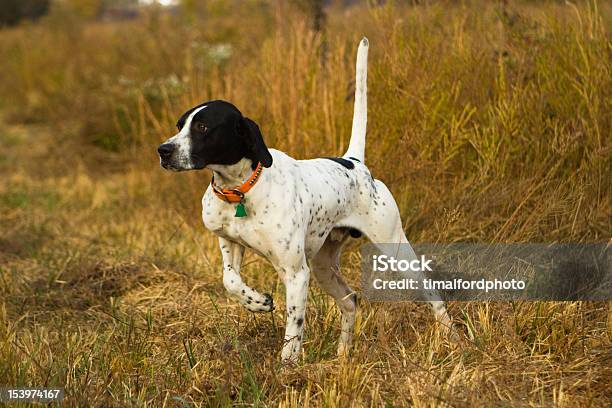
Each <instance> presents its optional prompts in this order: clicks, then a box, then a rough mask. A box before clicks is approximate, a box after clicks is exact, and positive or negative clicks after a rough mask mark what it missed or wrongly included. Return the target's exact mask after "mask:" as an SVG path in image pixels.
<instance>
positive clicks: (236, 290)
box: [219, 238, 274, 312]
mask: <svg viewBox="0 0 612 408" xmlns="http://www.w3.org/2000/svg"><path fill="white" fill-rule="evenodd" d="M219 246H220V247H221V256H222V258H223V286H225V289H227V291H228V292H229V293H230V294H231V295H232V296H233V297H235V298H236V299H238V301H239V302H240V304H241V305H242V306H244V307H245V308H247V309H248V310H250V311H251V312H271V311H272V310H274V302H273V301H272V296H270V295H269V294H267V293H264V294H263V295H262V294H261V293H259V292H257V291H256V290H255V289H252V288H251V287H249V286H248V285H247V284H245V283H244V282H243V281H242V277H241V276H240V265H241V264H242V256H243V255H244V247H243V246H242V245H240V244H237V243H235V242H233V241H230V240H228V239H225V238H219Z"/></svg>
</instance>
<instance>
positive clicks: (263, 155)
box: [240, 117, 272, 167]
mask: <svg viewBox="0 0 612 408" xmlns="http://www.w3.org/2000/svg"><path fill="white" fill-rule="evenodd" d="M241 122H242V123H241V126H240V128H241V129H240V130H241V133H242V135H243V136H244V139H245V141H246V143H247V146H248V147H249V148H250V149H251V151H252V152H253V153H254V154H255V158H256V159H257V160H258V161H259V162H260V163H261V165H262V166H264V167H270V166H271V165H272V155H271V154H270V151H269V150H268V147H267V146H266V144H265V143H264V141H263V136H262V135H261V131H260V130H259V126H257V123H255V122H253V121H252V120H251V119H249V118H247V117H243V118H242V120H241Z"/></svg>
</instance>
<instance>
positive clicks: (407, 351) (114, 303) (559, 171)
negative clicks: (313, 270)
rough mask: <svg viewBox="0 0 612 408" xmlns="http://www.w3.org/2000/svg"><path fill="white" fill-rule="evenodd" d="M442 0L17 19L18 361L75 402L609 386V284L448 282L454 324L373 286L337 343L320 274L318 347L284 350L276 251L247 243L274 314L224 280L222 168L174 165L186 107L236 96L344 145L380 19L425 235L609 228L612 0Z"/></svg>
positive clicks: (545, 403)
mask: <svg viewBox="0 0 612 408" xmlns="http://www.w3.org/2000/svg"><path fill="white" fill-rule="evenodd" d="M425 3H427V5H418V6H410V7H408V6H405V7H404V6H400V5H395V6H392V5H386V6H384V7H376V8H368V7H365V6H364V7H353V8H350V9H343V10H336V9H331V10H329V13H328V16H327V21H326V25H325V31H324V32H322V33H314V32H312V31H311V30H310V28H309V27H310V25H309V22H308V18H307V17H306V16H305V15H304V14H303V12H302V11H300V10H299V9H298V8H293V7H290V6H289V5H287V4H286V3H285V2H261V1H246V2H243V3H241V4H240V6H237V5H236V3H235V2H221V1H209V2H207V6H206V7H205V8H204V9H203V10H190V11H185V12H183V14H179V15H174V16H173V15H167V14H164V13H160V12H159V11H156V10H150V11H149V12H147V13H145V15H144V16H143V17H142V18H141V19H139V20H136V21H130V22H122V23H99V22H87V21H83V20H82V19H80V18H78V17H76V16H75V15H73V14H71V13H70V12H68V11H65V10H64V11H63V10H60V9H56V10H54V11H53V13H52V15H50V16H49V17H47V18H45V19H44V20H43V21H42V22H40V23H39V24H36V25H26V26H24V27H19V28H15V29H10V30H8V29H5V30H2V31H0V60H1V61H2V63H1V64H0V78H1V79H0V112H1V113H2V122H1V123H2V124H1V126H0V174H1V176H0V214H1V218H0V231H1V233H0V385H2V384H6V385H11V386H25V385H28V386H44V385H46V386H62V387H65V390H66V395H67V398H66V400H65V401H64V405H65V406H100V407H113V406H184V407H188V406H189V407H196V406H229V405H239V406H243V405H247V406H251V405H255V406H283V407H301V406H308V405H313V406H329V407H336V406H337V407H346V406H385V405H386V406H416V407H431V406H449V407H472V406H483V407H492V406H494V407H498V406H499V407H505V406H519V407H522V406H525V407H527V406H529V407H553V406H554V407H572V406H581V407H603V406H609V405H611V404H612V391H611V390H612V310H611V308H610V303H592V302H564V303H561V302H558V303H555V302H532V303H528V302H513V303H502V302H497V303H475V302H473V303H470V302H468V303H452V304H450V305H449V311H450V313H451V315H452V316H453V318H454V320H455V321H456V323H457V325H458V327H459V329H460V331H461V333H462V340H461V342H460V344H458V345H455V344H449V343H448V342H447V341H446V340H445V339H444V338H443V337H442V336H441V334H440V333H439V332H438V330H437V327H436V325H435V323H434V321H433V318H432V317H431V313H430V312H429V310H428V309H427V307H426V306H424V305H422V304H417V303H385V304H382V303H368V302H367V301H366V300H365V299H360V309H359V312H358V318H357V323H356V339H355V346H354V350H353V353H352V354H351V356H350V357H349V358H348V359H346V360H339V359H338V358H337V357H336V356H335V349H336V339H337V337H338V334H339V325H340V322H339V313H338V310H337V309H336V307H335V305H334V303H333V300H332V299H331V298H329V297H327V296H326V295H324V294H323V293H322V292H321V291H320V290H319V289H318V287H317V286H316V284H314V283H313V285H312V288H313V289H312V291H311V295H310V297H309V304H308V310H307V319H306V334H305V336H306V340H305V345H304V359H303V363H302V364H301V365H300V366H298V367H294V368H284V369H282V368H281V367H280V364H279V360H280V358H279V352H280V348H281V344H282V337H283V326H284V313H283V308H284V304H283V297H284V296H283V293H284V288H283V286H282V284H281V283H280V282H279V280H278V279H277V277H276V273H275V272H274V271H273V269H272V267H271V266H270V265H269V264H268V263H267V262H266V261H265V260H263V259H261V258H259V257H257V256H255V255H253V254H248V255H247V257H246V259H245V262H244V268H243V269H244V276H245V281H246V282H248V283H250V284H251V285H252V286H253V287H255V288H259V289H261V290H262V291H269V292H271V293H272V294H273V295H274V297H275V300H276V302H277V303H278V307H277V310H276V311H275V312H274V313H272V314H266V315H255V314H252V313H249V312H247V311H245V310H243V309H242V308H241V307H240V306H239V305H238V304H237V303H235V302H233V301H232V300H230V299H228V297H227V296H226V293H225V291H224V288H223V284H222V280H221V264H220V256H219V253H218V252H219V251H218V249H217V243H216V239H215V238H214V237H213V235H212V234H211V233H209V232H207V231H205V229H204V227H203V225H202V222H201V219H200V211H201V208H200V198H201V195H202V193H203V190H204V188H205V185H206V183H207V182H208V181H209V177H210V174H209V173H208V172H206V171H202V172H193V173H189V174H180V175H177V174H170V173H168V172H165V171H162V169H161V168H159V164H158V159H157V157H156V147H157V144H158V143H159V141H161V140H164V139H165V138H166V137H168V136H169V135H171V134H172V133H173V131H174V122H175V120H176V118H178V116H179V114H180V113H181V112H182V111H184V110H185V109H187V108H188V107H190V106H193V105H194V104H196V103H199V102H201V101H203V100H208V99H217V98H221V99H228V100H230V101H232V102H234V103H235V104H236V105H237V106H238V107H240V109H241V110H242V111H243V112H244V113H245V114H246V115H248V116H249V117H251V118H253V119H254V120H256V121H257V122H258V123H259V125H260V127H261V129H262V131H263V133H264V136H265V138H266V141H267V143H268V145H269V146H273V147H276V148H279V149H281V150H285V151H287V152H288V153H290V154H291V155H293V156H295V157H298V158H308V157H315V156H331V155H334V154H341V153H342V152H343V151H344V149H345V147H346V146H347V143H348V137H349V133H350V125H351V116H352V99H351V98H352V85H351V79H352V77H353V76H354V72H353V71H354V67H353V64H354V54H355V52H356V45H357V41H358V40H359V38H361V36H362V35H367V36H368V38H369V39H370V44H371V46H370V66H369V67H370V68H369V74H370V75H369V121H368V125H369V131H368V150H367V153H366V158H367V163H368V165H369V167H370V169H371V170H372V172H373V174H374V175H375V176H376V177H377V178H380V179H382V180H383V181H384V182H385V183H387V185H388V186H389V187H390V189H391V191H392V192H393V193H394V195H395V196H396V198H397V200H398V203H399V205H400V209H401V212H402V218H403V220H404V223H405V230H406V232H407V234H408V237H409V239H410V240H411V241H413V242H470V241H472V242H605V241H609V240H610V238H611V237H612V219H611V211H612V194H611V191H610V188H611V183H610V180H611V179H612V160H611V158H612V138H611V137H610V136H611V134H612V126H611V125H612V116H611V115H610V112H611V108H612V106H611V102H612V92H611V91H612V69H611V68H612V65H611V62H612V61H611V57H612V43H611V39H610V28H611V27H612V7H611V6H610V5H606V4H605V2H593V1H589V2H580V3H578V4H577V5H573V4H572V3H567V4H565V3H563V4H562V3H559V2H513V1H510V2H508V3H509V4H507V5H505V6H504V5H503V4H502V5H500V4H498V3H497V2H495V3H494V2H484V1H465V2H461V3H458V2H436V1H431V2H425ZM247 19H248V20H247ZM245 21H248V24H246V23H245ZM360 243H361V241H359V240H355V241H354V242H353V243H352V244H351V245H350V247H349V250H348V251H346V253H345V255H344V258H343V273H344V275H345V276H347V279H348V281H349V282H351V284H352V286H353V287H355V288H358V287H359V273H360V272H359V259H358V253H357V248H358V246H359V245H360Z"/></svg>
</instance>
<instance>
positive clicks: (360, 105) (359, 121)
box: [344, 37, 369, 163]
mask: <svg viewBox="0 0 612 408" xmlns="http://www.w3.org/2000/svg"><path fill="white" fill-rule="evenodd" d="M368 47H369V43H368V39H367V38H365V37H363V38H362V39H361V41H360V42H359V48H358V49H357V63H356V67H355V107H354V110H353V129H352V132H351V141H350V142H349V147H348V150H347V151H346V153H345V154H344V157H353V158H355V159H357V160H359V161H361V162H362V163H363V162H364V161H365V139H366V124H367V122H368Z"/></svg>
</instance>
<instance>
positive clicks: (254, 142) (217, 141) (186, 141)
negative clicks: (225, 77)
mask: <svg viewBox="0 0 612 408" xmlns="http://www.w3.org/2000/svg"><path fill="white" fill-rule="evenodd" d="M176 127H177V129H178V130H179V133H178V134H177V135H176V136H174V137H172V138H170V139H168V140H167V141H166V142H165V143H164V144H162V146H160V149H159V152H160V157H161V159H162V166H164V167H168V168H170V169H173V170H190V169H202V168H204V167H206V166H208V165H211V164H217V165H230V164H235V163H237V162H238V161H240V160H241V159H243V158H248V159H251V160H252V161H253V168H255V167H256V166H257V163H258V162H261V164H262V165H263V166H264V167H270V166H271V165H272V156H271V155H270V152H269V151H268V148H267V147H266V145H265V143H264V141H263V136H262V135H261V131H260V130H259V127H258V126H257V124H256V123H255V122H253V121H252V120H251V119H249V118H246V117H244V116H242V113H241V112H240V111H239V110H238V109H237V108H236V107H235V106H234V105H232V104H231V103H229V102H225V101H220V100H216V101H210V102H206V103H203V104H201V105H198V106H196V107H193V108H191V109H189V110H188V111H187V112H185V113H183V115H182V116H181V117H180V118H179V120H178V121H177V123H176ZM164 146H166V148H162V147H164Z"/></svg>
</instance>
